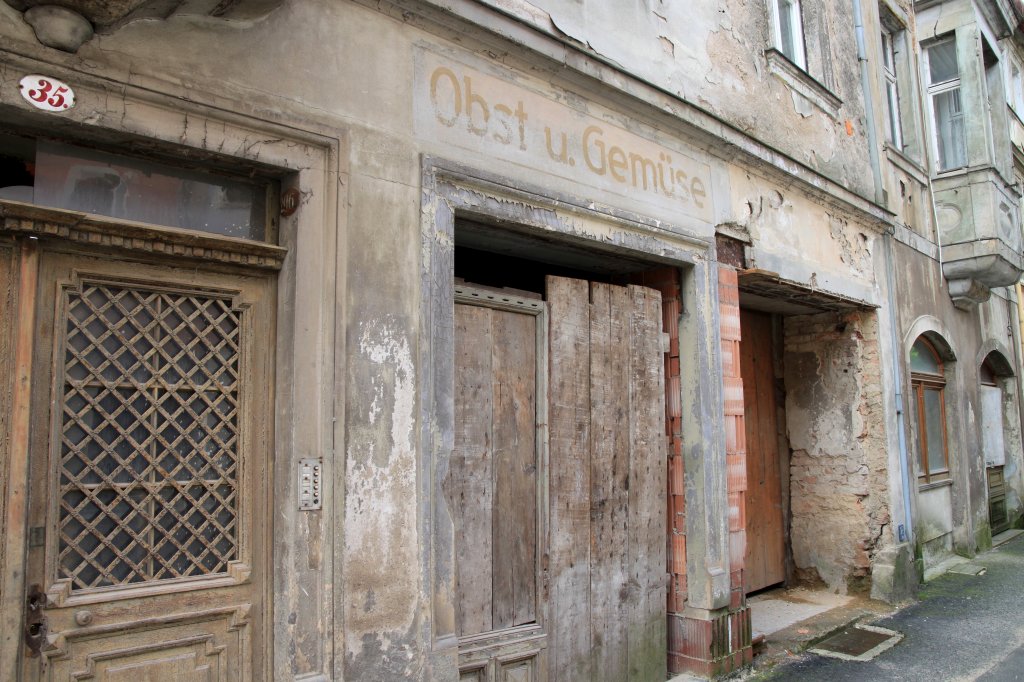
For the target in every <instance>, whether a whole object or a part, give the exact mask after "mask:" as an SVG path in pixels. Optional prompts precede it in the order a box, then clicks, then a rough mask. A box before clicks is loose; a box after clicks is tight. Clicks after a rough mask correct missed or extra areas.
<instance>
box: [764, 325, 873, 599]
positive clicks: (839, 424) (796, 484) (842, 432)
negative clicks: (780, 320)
mask: <svg viewBox="0 0 1024 682" xmlns="http://www.w3.org/2000/svg"><path fill="white" fill-rule="evenodd" d="M784 329H785V382H786V415H787V420H788V427H789V435H790V446H791V448H792V451H793V452H792V457H791V460H790V480H791V488H790V490H791V519H792V520H791V536H790V537H791V544H792V548H793V561H794V565H795V570H796V575H797V578H802V579H806V580H812V581H817V580H821V581H823V582H824V583H825V584H826V585H827V586H828V587H829V589H831V590H835V591H838V592H841V593H845V592H847V591H850V590H853V591H860V590H867V589H869V588H870V575H871V564H872V560H873V558H874V555H875V553H876V552H877V551H878V550H879V549H880V546H879V545H880V543H881V542H882V541H883V538H884V537H885V532H884V531H885V526H886V525H887V524H888V523H889V504H888V495H887V492H886V491H887V481H886V474H885V472H886V471H887V464H888V463H887V452H888V450H887V447H886V442H885V429H884V415H883V411H882V389H881V365H880V361H879V356H878V322H877V317H876V315H875V313H874V312H853V313H842V314H840V313H826V314H821V315H809V316H800V317H789V318H786V320H785V327H784Z"/></svg>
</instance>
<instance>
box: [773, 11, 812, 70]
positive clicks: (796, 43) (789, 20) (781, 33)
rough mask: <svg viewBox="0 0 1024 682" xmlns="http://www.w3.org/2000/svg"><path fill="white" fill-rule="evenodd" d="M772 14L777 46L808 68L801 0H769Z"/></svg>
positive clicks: (787, 56) (800, 64) (795, 61)
mask: <svg viewBox="0 0 1024 682" xmlns="http://www.w3.org/2000/svg"><path fill="white" fill-rule="evenodd" d="M768 6H769V8H770V9H771V15H772V33H773V35H772V39H773V42H774V44H775V48H776V49H777V50H778V51H779V52H781V53H782V54H784V55H786V58H787V59H789V61H791V62H793V63H794V64H796V65H797V66H799V67H800V68H801V69H804V70H806V69H807V55H806V53H805V51H804V26H803V20H802V18H801V14H800V0H768Z"/></svg>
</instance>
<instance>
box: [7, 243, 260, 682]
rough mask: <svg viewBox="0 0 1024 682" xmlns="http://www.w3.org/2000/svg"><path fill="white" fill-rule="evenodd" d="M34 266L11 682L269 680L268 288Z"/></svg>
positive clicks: (48, 259)
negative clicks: (17, 622) (22, 548)
mask: <svg viewBox="0 0 1024 682" xmlns="http://www.w3.org/2000/svg"><path fill="white" fill-rule="evenodd" d="M31 267H34V268H35V269H36V274H37V280H38V286H37V287H33V288H34V291H22V292H20V296H21V297H22V298H21V300H22V302H23V303H24V302H25V301H27V300H31V299H33V298H34V303H33V304H31V306H25V305H22V306H21V310H22V313H21V314H20V316H19V323H26V328H27V329H29V332H28V333H30V334H31V336H32V339H31V348H32V352H31V354H30V355H29V356H28V357H26V358H25V361H26V362H30V363H31V367H30V372H31V376H32V388H31V391H30V393H31V398H30V405H31V414H30V417H29V418H28V420H27V424H28V428H29V433H28V443H27V445H28V454H27V465H28V469H27V472H26V473H27V476H28V481H27V482H28V507H27V512H26V513H27V520H28V523H27V527H28V532H27V539H26V544H27V553H26V554H25V555H24V556H25V557H26V559H25V566H26V577H27V580H26V592H27V594H26V595H25V599H26V609H25V612H26V614H27V618H26V619H27V621H28V622H27V623H26V624H25V632H24V638H25V647H24V649H23V655H22V660H23V664H22V677H23V679H24V680H72V679H73V680H78V679H89V680H93V679H95V680H103V681H109V682H127V681H134V680H196V681H198V680H204V681H208V680H209V681H212V680H218V681H220V680H239V681H241V680H261V679H265V673H266V666H265V663H266V656H267V653H266V652H267V650H268V644H269V643H268V641H267V638H266V636H265V634H264V633H265V628H266V625H267V619H266V612H265V607H266V604H267V599H266V597H265V589H266V586H267V584H268V582H267V581H268V571H269V565H268V562H267V557H268V556H269V553H268V548H267V544H268V542H269V536H268V529H269V525H270V521H271V519H270V515H269V513H268V509H269V505H268V501H269V498H268V496H269V489H268V481H269V480H270V479H271V477H270V475H269V464H270V462H271V457H270V447H271V442H272V435H273V434H272V424H273V409H272V405H271V399H270V396H271V395H272V391H273V383H272V382H273V347H274V343H273V329H274V282H273V279H272V277H268V276H264V275H252V276H250V275H243V274H238V273H233V272H227V271H214V270H212V269H211V270H208V271H207V270H205V269H204V268H202V267H197V266H196V265H194V264H192V265H190V266H189V267H183V268H178V267H174V266H172V265H164V264H159V263H156V262H148V261H147V262H143V261H141V260H136V261H134V262H126V261H120V260H114V259H111V258H109V257H106V256H103V255H100V254H89V253H82V252H78V253H75V252H68V253H60V252H57V251H47V250H45V248H44V249H43V250H42V253H41V254H40V255H39V257H38V260H37V261H36V262H35V263H34V265H31ZM32 318H34V320H33V319H32ZM26 369H27V368H26V367H21V368H19V370H18V371H19V372H22V371H25V370H26Z"/></svg>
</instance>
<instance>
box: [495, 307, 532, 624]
mask: <svg viewBox="0 0 1024 682" xmlns="http://www.w3.org/2000/svg"><path fill="white" fill-rule="evenodd" d="M491 329H492V337H493V338H492V344H493V345H492V354H491V357H492V368H493V375H492V383H493V402H492V404H493V410H494V412H493V421H492V424H493V427H492V428H493V434H494V447H493V452H494V461H493V466H494V516H493V524H494V531H493V532H494V536H493V538H494V539H493V551H494V554H493V556H494V561H493V584H492V590H493V599H494V604H493V623H492V627H493V629H495V630H497V629H499V628H508V627H513V626H516V625H522V624H523V623H529V622H532V621H533V620H534V619H535V614H536V584H537V583H536V573H537V564H536V561H537V442H536V430H537V424H536V414H537V406H536V402H535V401H536V383H537V364H536V363H537V357H536V356H537V341H536V338H537V318H536V317H534V316H533V315H527V314H522V313H514V312H507V311H501V310H494V311H492V326H491Z"/></svg>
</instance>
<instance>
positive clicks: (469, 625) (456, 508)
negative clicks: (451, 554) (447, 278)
mask: <svg viewBox="0 0 1024 682" xmlns="http://www.w3.org/2000/svg"><path fill="white" fill-rule="evenodd" d="M492 345H493V343H492V332H491V310H490V309H489V308H482V307H478V306H470V305H460V304H458V305H456V306H455V358H456V362H455V414H457V415H459V416H460V418H459V419H457V420H456V423H455V448H454V450H453V452H452V457H451V463H450V465H449V478H448V481H447V483H446V486H445V488H446V491H445V492H446V494H447V497H448V500H449V502H450V507H451V511H452V520H453V522H454V526H455V623H456V632H457V633H458V634H459V635H460V636H465V635H471V634H477V633H481V632H487V631H489V630H491V629H492V619H491V612H492V607H491V602H492V599H491V556H492V542H491V532H492V525H493V521H492V506H493V502H492V493H493V473H492V470H491V464H492V460H493V449H492V434H491V423H492V413H493V404H492V401H493V392H492V367H491V348H492Z"/></svg>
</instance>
